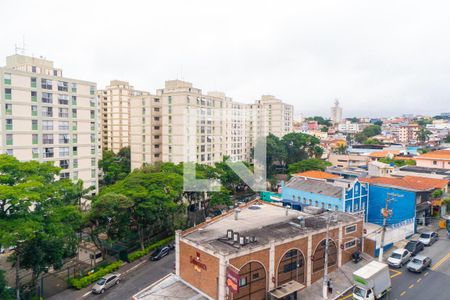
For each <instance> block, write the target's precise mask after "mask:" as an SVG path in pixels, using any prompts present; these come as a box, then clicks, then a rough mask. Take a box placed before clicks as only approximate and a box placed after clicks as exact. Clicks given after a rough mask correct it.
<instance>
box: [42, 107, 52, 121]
mask: <svg viewBox="0 0 450 300" xmlns="http://www.w3.org/2000/svg"><path fill="white" fill-rule="evenodd" d="M42 116H43V117H48V118H51V117H53V107H42Z"/></svg>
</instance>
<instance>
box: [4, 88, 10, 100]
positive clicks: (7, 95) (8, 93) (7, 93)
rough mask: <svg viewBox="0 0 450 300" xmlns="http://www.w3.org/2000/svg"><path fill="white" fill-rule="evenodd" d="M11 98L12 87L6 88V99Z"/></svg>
mask: <svg viewBox="0 0 450 300" xmlns="http://www.w3.org/2000/svg"><path fill="white" fill-rule="evenodd" d="M11 98H12V92H11V89H5V99H6V100H11Z"/></svg>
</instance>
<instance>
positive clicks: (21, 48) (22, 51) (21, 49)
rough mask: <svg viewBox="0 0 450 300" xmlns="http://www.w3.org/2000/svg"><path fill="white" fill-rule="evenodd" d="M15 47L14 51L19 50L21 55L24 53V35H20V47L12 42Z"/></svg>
mask: <svg viewBox="0 0 450 300" xmlns="http://www.w3.org/2000/svg"><path fill="white" fill-rule="evenodd" d="M14 47H15V53H16V54H17V52H18V51H19V50H20V52H21V54H22V55H25V36H22V47H19V46H17V44H14Z"/></svg>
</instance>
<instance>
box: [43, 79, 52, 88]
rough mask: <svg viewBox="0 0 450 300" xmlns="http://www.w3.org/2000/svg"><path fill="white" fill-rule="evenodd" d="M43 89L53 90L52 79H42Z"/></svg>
mask: <svg viewBox="0 0 450 300" xmlns="http://www.w3.org/2000/svg"><path fill="white" fill-rule="evenodd" d="M41 88H43V89H46V90H51V89H52V81H51V80H50V79H44V78H42V79H41Z"/></svg>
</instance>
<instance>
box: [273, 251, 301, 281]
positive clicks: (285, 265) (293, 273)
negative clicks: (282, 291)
mask: <svg viewBox="0 0 450 300" xmlns="http://www.w3.org/2000/svg"><path fill="white" fill-rule="evenodd" d="M304 266H305V258H304V256H303V254H302V253H301V252H300V251H299V250H297V249H292V250H289V251H288V252H286V254H285V255H284V256H283V257H282V259H281V261H280V264H279V266H278V276H277V279H278V283H277V285H278V286H279V285H282V284H283V283H286V282H289V281H291V280H295V281H297V282H299V283H304V282H305V268H304Z"/></svg>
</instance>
